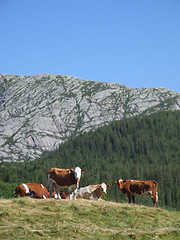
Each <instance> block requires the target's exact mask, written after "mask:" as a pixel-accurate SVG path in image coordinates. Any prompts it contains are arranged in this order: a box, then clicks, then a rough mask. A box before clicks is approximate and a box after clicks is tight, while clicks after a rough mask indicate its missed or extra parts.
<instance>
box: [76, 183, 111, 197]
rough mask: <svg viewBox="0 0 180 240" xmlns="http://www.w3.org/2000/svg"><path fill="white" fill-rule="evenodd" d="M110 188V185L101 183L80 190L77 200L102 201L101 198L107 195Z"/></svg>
mask: <svg viewBox="0 0 180 240" xmlns="http://www.w3.org/2000/svg"><path fill="white" fill-rule="evenodd" d="M108 187H110V185H109V184H105V183H101V184H97V185H89V186H86V187H82V188H79V189H78V191H77V198H85V199H93V200H101V196H102V195H103V194H106V193H107V188H108Z"/></svg>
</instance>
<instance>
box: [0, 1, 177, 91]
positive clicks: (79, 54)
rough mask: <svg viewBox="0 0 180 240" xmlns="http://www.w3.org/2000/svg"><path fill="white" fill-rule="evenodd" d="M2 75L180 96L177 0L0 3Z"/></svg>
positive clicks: (0, 64)
mask: <svg viewBox="0 0 180 240" xmlns="http://www.w3.org/2000/svg"><path fill="white" fill-rule="evenodd" d="M0 73H4V74H17V75H26V76H29V75H34V74H39V73H53V74H63V75H64V74H65V75H71V76H76V77H80V78H83V79H87V80H93V81H94V80H96V81H101V82H115V83H120V84H123V85H126V86H129V87H135V88H141V87H165V88H169V89H172V90H174V91H177V92H180V0H29V1H27V0H0Z"/></svg>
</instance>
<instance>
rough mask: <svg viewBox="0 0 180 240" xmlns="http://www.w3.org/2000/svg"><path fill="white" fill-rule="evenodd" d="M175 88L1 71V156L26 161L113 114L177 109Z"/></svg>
mask: <svg viewBox="0 0 180 240" xmlns="http://www.w3.org/2000/svg"><path fill="white" fill-rule="evenodd" d="M179 109H180V93H177V92H173V91H171V90H168V89H164V88H141V89H134V88H130V87H126V86H124V85H120V84H115V83H102V82H93V81H86V80H82V79H79V78H76V77H71V76H62V75H52V74H39V75H34V76H30V77H25V76H16V75H3V74H1V75H0V161H25V160H26V161H27V160H33V159H34V158H37V157H39V156H40V155H41V154H42V152H43V151H45V150H48V151H49V150H53V149H55V148H57V147H58V146H59V144H60V143H62V142H63V141H65V140H66V139H67V138H68V137H70V136H72V135H77V134H79V133H81V132H84V131H89V130H91V129H96V128H97V127H99V126H102V125H104V124H108V123H109V122H111V121H113V120H119V119H122V118H124V117H132V116H136V115H138V114H150V113H153V112H156V111H160V110H179Z"/></svg>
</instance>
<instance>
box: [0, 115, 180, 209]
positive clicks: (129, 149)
mask: <svg viewBox="0 0 180 240" xmlns="http://www.w3.org/2000/svg"><path fill="white" fill-rule="evenodd" d="M179 130H180V111H173V112H171V111H167V112H158V113H155V114H151V115H149V116H143V117H141V116H137V117H133V118H129V119H123V120H120V121H114V122H112V123H111V124H109V125H108V126H103V127H100V128H98V129H97V130H96V131H89V132H87V133H84V134H82V135H80V136H78V137H72V138H69V140H68V141H67V142H65V143H63V144H61V145H60V147H59V149H57V150H56V151H52V152H50V153H48V154H44V155H42V156H41V158H39V159H36V160H34V161H31V162H25V163H1V164H0V166H1V167H0V179H1V181H3V182H4V183H3V182H1V181H0V189H1V190H0V197H12V196H13V195H12V192H13V191H12V190H13V188H15V184H20V183H22V182H38V183H43V184H44V185H46V183H47V180H46V173H47V171H48V169H50V168H52V167H62V168H74V167H76V166H80V167H82V168H84V169H85V173H84V175H83V177H82V180H81V186H86V185H89V184H97V183H101V182H106V183H108V184H110V185H111V187H110V188H109V190H108V194H107V195H106V199H110V200H116V201H120V200H121V201H125V202H127V198H126V196H124V195H123V194H122V193H121V192H120V191H119V190H118V189H117V186H116V184H115V183H114V180H115V179H117V178H125V179H128V178H131V179H140V180H148V179H154V180H156V181H157V182H158V192H159V202H158V206H169V207H173V208H176V209H180V188H179V183H180V174H179V172H180V162H179V157H180V148H179V146H180V134H179ZM137 203H140V204H145V205H149V206H152V202H151V199H150V198H149V197H142V198H141V197H139V198H138V197H137Z"/></svg>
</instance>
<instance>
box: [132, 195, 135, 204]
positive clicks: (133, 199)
mask: <svg viewBox="0 0 180 240" xmlns="http://www.w3.org/2000/svg"><path fill="white" fill-rule="evenodd" d="M132 201H133V203H135V195H133V196H132Z"/></svg>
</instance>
